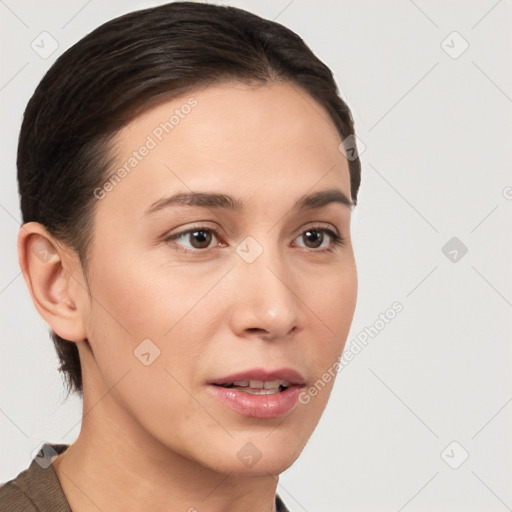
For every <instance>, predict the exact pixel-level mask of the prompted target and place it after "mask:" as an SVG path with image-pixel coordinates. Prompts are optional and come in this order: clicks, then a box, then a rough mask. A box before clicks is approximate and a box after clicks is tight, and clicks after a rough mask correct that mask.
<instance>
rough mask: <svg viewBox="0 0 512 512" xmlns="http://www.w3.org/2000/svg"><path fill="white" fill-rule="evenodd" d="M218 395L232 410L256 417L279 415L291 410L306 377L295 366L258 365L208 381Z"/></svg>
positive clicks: (268, 417)
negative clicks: (270, 367)
mask: <svg viewBox="0 0 512 512" xmlns="http://www.w3.org/2000/svg"><path fill="white" fill-rule="evenodd" d="M208 385H209V386H208V387H209V389H210V391H211V393H212V394H213V396H215V397H216V398H217V399H219V400H220V401H221V403H223V404H224V405H226V406H227V407H229V408H231V409H232V410H234V411H236V412H238V413H240V414H242V415H244V416H249V417H253V418H260V419H270V418H277V417H279V416H282V415H284V414H286V413H288V412H290V411H291V410H292V409H293V408H294V407H295V406H296V405H297V400H298V396H299V394H300V393H301V390H302V388H303V387H304V386H305V385H306V381H305V379H304V377H302V375H301V374H300V373H299V372H297V371H295V370H292V369H291V368H282V369H280V370H274V371H266V370H264V369H261V368H258V369H253V370H247V371H243V372H239V373H237V374H233V375H229V376H226V377H221V378H217V379H214V380H212V381H210V382H208Z"/></svg>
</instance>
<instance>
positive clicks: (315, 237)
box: [298, 226, 344, 252]
mask: <svg viewBox="0 0 512 512" xmlns="http://www.w3.org/2000/svg"><path fill="white" fill-rule="evenodd" d="M326 235H327V236H326ZM298 239H299V240H303V243H304V245H299V247H305V248H306V249H320V250H319V251H318V252H322V251H324V250H325V251H334V250H335V249H336V246H340V245H343V243H344V240H343V238H342V237H341V236H340V235H338V233H336V232H335V231H333V230H332V229H327V228H324V227H320V226H318V227H312V228H309V229H307V230H306V231H304V232H303V233H302V234H301V235H300V236H299V237H298ZM329 239H330V240H329Z"/></svg>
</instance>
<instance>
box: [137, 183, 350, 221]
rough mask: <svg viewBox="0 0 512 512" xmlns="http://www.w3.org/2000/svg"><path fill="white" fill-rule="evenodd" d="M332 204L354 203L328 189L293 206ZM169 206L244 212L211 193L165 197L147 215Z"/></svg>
mask: <svg viewBox="0 0 512 512" xmlns="http://www.w3.org/2000/svg"><path fill="white" fill-rule="evenodd" d="M331 203H339V204H341V205H343V206H347V207H348V208H351V207H352V206H354V203H353V202H352V201H351V200H350V199H349V198H348V197H347V196H346V194H345V193H344V192H342V191H341V190H339V189H328V190H321V191H320V192H315V193H313V194H309V195H307V196H302V197H301V198H299V200H298V201H297V202H296V203H295V205H294V206H293V210H297V211H302V210H315V209H319V208H323V207H324V206H327V205H329V204H331ZM169 206H192V207H197V208H214V209H224V210H230V211H234V212H242V211H243V209H244V205H243V202H242V201H241V200H240V199H236V198H234V197H232V196H229V195H226V194H219V193H209V192H190V193H179V194H175V195H173V196H170V197H164V198H162V199H159V200H158V201H156V202H155V203H153V204H152V205H151V206H150V207H149V208H148V209H147V210H146V212H145V214H146V215H148V214H151V213H154V212H156V211H158V210H162V209H163V208H167V207H169Z"/></svg>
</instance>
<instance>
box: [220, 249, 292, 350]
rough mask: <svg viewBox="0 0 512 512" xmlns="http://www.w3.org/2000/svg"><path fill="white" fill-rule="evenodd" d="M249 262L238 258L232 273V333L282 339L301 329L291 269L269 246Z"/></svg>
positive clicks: (282, 257)
mask: <svg viewBox="0 0 512 512" xmlns="http://www.w3.org/2000/svg"><path fill="white" fill-rule="evenodd" d="M251 250H254V248H252V249H251ZM240 254H243V253H240ZM249 261H250V259H249V260H247V259H244V257H241V258H240V260H239V261H238V262H237V265H236V268H235V269H233V271H232V272H233V274H234V275H233V279H234V290H233V297H232V307H231V308H230V311H231V315H230V322H231V327H232V330H233V332H234V333H236V334H237V336H239V337H246V338H247V337H259V338H262V339H264V340H269V341H270V340H279V339H286V338H288V337H289V336H290V335H292V333H293V334H295V333H296V332H297V331H298V330H300V328H301V326H300V324H299V323H300V321H301V310H302V302H301V300H300V290H298V281H297V278H296V277H295V276H294V272H293V268H292V267H291V266H290V263H289V262H287V261H286V259H285V256H284V255H283V254H282V253H281V254H279V250H278V249H277V248H276V249H273V250H272V249H271V248H270V247H269V244H267V246H266V247H264V248H263V251H262V252H261V254H259V256H257V258H256V259H255V260H254V261H252V262H250V263H249Z"/></svg>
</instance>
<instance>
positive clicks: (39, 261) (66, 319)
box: [18, 222, 86, 341]
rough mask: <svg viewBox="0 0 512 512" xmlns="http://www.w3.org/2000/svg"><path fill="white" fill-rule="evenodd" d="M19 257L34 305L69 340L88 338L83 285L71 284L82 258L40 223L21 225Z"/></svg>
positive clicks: (75, 277)
mask: <svg viewBox="0 0 512 512" xmlns="http://www.w3.org/2000/svg"><path fill="white" fill-rule="evenodd" d="M18 258H19V263H20V267H21V270H22V272H23V277H24V278H25V282H26V284H27V286H28V289H29V292H30V295H31V297H32V300H33V302H34V305H35V307H36V309H37V310H38V312H39V314H40V315H41V316H42V317H43V319H44V320H45V321H46V322H47V323H48V325H49V326H50V327H51V328H52V330H53V331H54V332H55V333H56V334H57V335H58V336H60V337H61V338H64V339H66V340H70V341H82V340H84V339H86V333H85V330H84V322H83V311H81V310H80V308H79V307H78V306H79V304H81V303H82V301H81V300H80V297H79V296H78V294H79V292H77V290H80V287H77V286H72V285H71V284H72V280H73V279H78V275H77V276H74V275H72V274H77V273H78V270H80V269H81V267H80V265H79V262H78V258H76V256H75V255H74V254H72V251H70V250H67V249H66V248H65V247H63V246H62V244H60V243H59V242H58V241H57V240H56V239H55V238H54V237H53V236H52V235H50V234H49V233H48V231H47V230H46V228H45V227H44V226H43V225H42V224H39V223H37V222H27V223H25V224H23V225H22V226H21V229H20V232H19V234H18Z"/></svg>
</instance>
